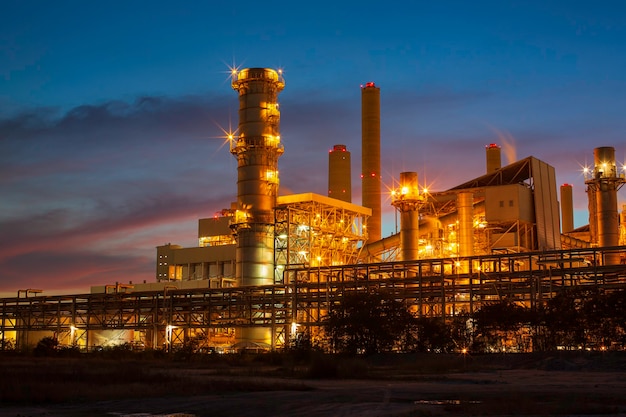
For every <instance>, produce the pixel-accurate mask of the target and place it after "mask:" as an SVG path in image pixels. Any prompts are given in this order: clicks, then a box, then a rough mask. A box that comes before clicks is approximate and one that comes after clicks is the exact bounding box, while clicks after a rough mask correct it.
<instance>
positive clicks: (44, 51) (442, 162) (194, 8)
mask: <svg viewBox="0 0 626 417" xmlns="http://www.w3.org/2000/svg"><path fill="white" fill-rule="evenodd" d="M180 3H182V4H173V3H171V2H160V1H152V2H144V1H134V2H117V1H112V2H96V3H93V2H78V1H61V2H54V3H51V2H45V1H39V2H37V1H8V2H4V4H3V5H2V6H1V8H0V144H1V148H0V196H1V204H0V295H14V294H15V293H16V291H17V290H18V289H24V288H42V289H44V290H45V292H46V293H48V294H54V293H59V292H68V291H72V292H87V291H88V290H89V286H91V285H99V284H104V283H111V282H115V281H122V282H126V281H129V280H133V281H140V280H144V279H145V280H148V281H152V280H154V268H155V267H154V258H155V247H156V246H157V245H161V244H164V243H168V242H171V243H178V244H181V245H183V246H193V245H196V243H197V242H196V236H197V219H198V218H201V217H210V216H212V215H213V214H214V213H215V212H218V211H220V210H221V209H222V208H226V207H228V206H229V204H230V202H231V201H233V200H234V199H235V197H236V161H235V159H234V157H233V156H232V155H230V154H229V152H228V149H227V147H224V146H222V144H223V143H222V139H220V136H223V132H222V129H228V127H229V126H232V127H233V128H234V127H236V124H237V106H238V102H237V94H236V92H234V91H233V90H232V89H231V87H230V83H229V78H228V68H229V66H232V65H236V66H238V67H271V68H282V69H283V70H284V74H285V80H286V86H285V90H284V91H283V92H282V93H281V95H280V97H279V100H280V103H281V112H282V113H281V137H282V140H283V143H284V146H285V154H284V155H283V156H282V157H281V159H280V161H279V169H280V172H281V191H280V193H281V194H288V193H297V192H316V193H320V194H325V193H326V185H327V176H326V172H327V168H326V167H327V158H328V157H327V151H328V149H330V148H331V147H332V146H333V145H334V144H339V143H341V144H346V145H347V146H348V149H349V150H350V151H351V152H352V161H353V163H352V165H353V166H352V170H353V180H352V183H353V186H354V190H353V199H354V202H356V203H359V202H360V180H359V173H360V149H359V148H360V140H361V137H360V85H361V84H362V83H364V82H367V81H374V82H376V84H377V85H378V86H379V87H380V88H381V112H382V114H381V136H382V168H383V181H385V182H386V183H391V182H392V180H393V179H394V178H397V177H398V176H399V173H400V172H402V171H417V172H418V174H419V176H420V182H427V183H429V184H430V188H431V189H434V190H444V189H447V188H450V187H452V186H454V185H457V184H459V183H462V182H465V181H466V180H468V179H471V178H474V177H477V176H479V175H481V174H483V172H484V169H485V162H484V154H485V150H484V149H485V145H487V144H489V143H494V142H495V143H498V144H500V145H501V146H502V147H503V162H504V163H508V162H512V161H513V160H517V159H521V158H524V157H527V156H531V155H532V156H535V157H537V158H539V159H542V160H544V161H546V162H548V163H549V164H551V165H553V166H554V167H555V168H556V172H557V181H558V182H559V184H561V183H571V184H574V199H575V206H576V207H575V208H576V216H575V217H576V220H575V222H576V226H581V225H583V224H586V222H587V211H586V207H587V204H586V195H585V192H584V182H583V178H582V176H581V173H580V168H581V166H582V165H584V164H585V163H590V162H592V160H593V149H594V148H595V147H598V146H613V147H615V149H616V156H617V158H618V160H619V161H620V162H623V161H624V160H625V159H626V140H625V137H626V135H625V134H626V118H625V117H624V109H625V108H626V106H625V104H626V98H625V97H626V54H624V51H626V4H624V3H623V2H621V1H608V0H600V1H593V2H592V1H577V0H572V1H507V2H503V1H476V2H467V1H445V0H444V1H440V2H432V1H428V2H427V1H415V2H410V5H408V6H407V4H405V3H409V2H399V1H389V2H385V3H381V2H370V1H364V2H359V3H358V4H357V5H344V4H343V3H344V2H329V1H318V2H315V3H310V5H307V6H301V5H300V4H299V3H298V5H297V6H291V5H289V4H288V2H287V3H284V4H281V3H263V2H248V1H239V2H219V3H218V4H214V3H215V2H180ZM350 3H352V2H350ZM619 203H620V207H621V204H624V203H626V196H625V195H624V191H623V190H622V191H620V194H619ZM384 205H385V207H386V209H385V210H386V215H385V219H386V220H385V223H384V225H383V235H388V234H390V233H392V232H393V229H394V224H393V210H392V208H391V206H388V205H387V204H386V203H384Z"/></svg>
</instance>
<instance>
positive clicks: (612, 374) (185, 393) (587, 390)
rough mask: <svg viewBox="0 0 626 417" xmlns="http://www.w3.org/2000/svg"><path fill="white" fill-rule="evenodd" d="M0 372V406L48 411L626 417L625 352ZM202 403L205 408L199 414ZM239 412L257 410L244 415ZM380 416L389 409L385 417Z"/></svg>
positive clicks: (34, 367) (40, 361)
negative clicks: (177, 408) (114, 406)
mask: <svg viewBox="0 0 626 417" xmlns="http://www.w3.org/2000/svg"><path fill="white" fill-rule="evenodd" d="M176 359H178V360H176ZM0 375H1V376H2V377H1V378H0V404H3V405H5V406H6V405H10V406H13V407H20V406H29V407H31V406H33V405H40V406H46V408H47V409H49V410H50V409H59V407H61V408H63V407H67V406H68V404H69V405H76V404H78V405H81V404H82V407H83V409H85V408H86V409H91V408H90V407H89V404H94V403H96V402H101V401H105V400H106V401H115V400H119V401H125V400H131V399H141V400H144V401H145V400H147V399H153V400H152V401H153V403H154V401H156V400H157V399H161V400H162V399H165V398H167V399H170V401H168V403H167V406H168V407H170V406H171V407H174V405H175V404H181V402H180V401H183V402H184V401H186V402H187V403H188V402H189V401H191V399H192V398H202V401H201V403H202V405H199V404H200V403H199V404H198V405H189V407H188V410H191V411H192V412H194V415H196V416H203V415H211V416H215V415H240V416H244V415H258V416H262V415H291V414H289V409H288V408H287V405H286V404H287V403H288V402H289V401H292V403H293V404H298V406H299V407H301V409H300V411H299V412H300V414H301V415H308V414H307V413H306V412H305V411H306V410H307V407H309V408H310V409H311V410H318V411H319V408H321V407H325V409H328V410H329V412H328V414H324V413H319V412H318V414H314V413H313V411H311V414H310V415H337V414H342V415H358V414H350V413H348V412H346V410H349V411H350V410H352V411H351V412H356V411H354V410H357V409H358V407H360V406H363V407H366V405H367V404H369V405H367V407H370V408H371V407H372V406H373V407H374V408H375V409H379V408H380V410H381V412H380V413H379V414H375V415H381V416H382V415H389V416H409V415H411V416H429V415H430V416H454V415H458V416H461V415H464V416H465V415H468V416H469V415H491V416H495V415H523V416H537V415H561V416H568V415H578V416H583V415H618V414H619V413H624V412H626V396H624V395H623V392H625V391H626V382H625V381H626V378H625V376H626V353H615V354H604V355H598V354H581V353H571V352H560V353H558V354H557V353H552V354H524V355H521V354H520V355H483V356H465V357H464V356H460V355H436V354H422V355H419V354H416V355H381V356H373V357H369V358H345V357H335V356H329V355H321V354H314V355H308V356H305V357H294V356H293V355H279V354H269V355H261V356H257V355H208V356H196V357H187V358H184V360H181V358H175V357H159V358H155V357H153V356H149V355H129V356H128V357H123V358H105V357H102V356H97V355H81V356H80V357H78V358H59V357H52V358H38V357H26V356H7V355H0ZM329 387H330V390H329ZM381 387H393V388H384V389H383V388H381ZM385 390H387V391H385ZM302 391H306V392H302ZM382 391H385V392H386V393H384V394H381V392H382ZM301 392H302V393H301ZM257 393H258V394H262V396H263V398H264V399H271V398H276V400H275V401H272V400H268V402H267V403H265V404H264V405H263V407H265V408H259V405H258V398H259V397H258V396H257ZM224 396H226V397H228V398H231V399H232V398H235V399H236V400H235V403H237V404H241V408H240V409H238V411H239V414H237V413H235V414H232V406H230V405H229V406H226V405H223V404H222V403H220V398H222V397H224ZM286 397H288V398H287V400H285V398H286ZM255 401H256V402H255ZM307 401H309V402H307ZM429 401H432V404H430V403H429ZM222 402H223V400H222ZM438 402H440V403H438ZM207 404H210V411H206V410H207V409H208V408H207V407H209V406H208V405H207ZM372 404H373V405H372ZM163 407H165V405H164V406H163ZM194 407H195V408H194ZM280 407H282V408H280ZM244 409H246V410H248V409H249V410H251V411H250V412H254V411H256V412H257V414H244V411H242V410H244ZM387 409H389V410H391V411H389V413H385V412H384V410H387ZM203 410H204V411H203ZM281 410H287V411H281ZM281 412H282V414H281ZM105 414H106V413H104V412H103V413H102V414H101V415H105ZM0 415H1V413H0ZM11 415H15V414H11ZM36 415H39V414H36ZM41 415H46V416H53V415H70V414H68V413H67V408H63V412H62V413H60V414H54V413H52V412H51V413H50V414H41ZM71 415H81V416H82V415H83V414H71ZM84 415H100V414H94V413H92V414H89V413H87V414H84Z"/></svg>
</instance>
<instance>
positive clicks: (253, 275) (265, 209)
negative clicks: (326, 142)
mask: <svg viewBox="0 0 626 417" xmlns="http://www.w3.org/2000/svg"><path fill="white" fill-rule="evenodd" d="M232 87H233V89H234V90H236V91H237V92H238V93H239V128H238V131H239V137H238V138H237V141H236V142H235V143H231V150H230V152H231V153H232V154H233V155H234V156H235V157H236V158H237V211H236V212H235V216H234V219H233V223H232V224H231V227H232V228H233V229H234V231H235V232H236V234H237V250H236V255H235V257H236V261H237V266H236V278H237V282H238V284H239V285H243V286H245V285H268V284H273V283H274V207H275V206H276V196H277V195H278V158H279V157H280V156H281V155H282V153H283V145H282V143H281V142H280V130H279V123H280V112H279V110H278V93H280V92H281V91H282V89H283V88H284V87H285V82H284V80H283V78H282V74H280V73H279V72H277V71H275V70H273V69H269V68H248V69H243V70H241V71H239V72H233V76H232Z"/></svg>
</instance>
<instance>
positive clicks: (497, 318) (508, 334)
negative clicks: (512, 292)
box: [473, 299, 531, 351]
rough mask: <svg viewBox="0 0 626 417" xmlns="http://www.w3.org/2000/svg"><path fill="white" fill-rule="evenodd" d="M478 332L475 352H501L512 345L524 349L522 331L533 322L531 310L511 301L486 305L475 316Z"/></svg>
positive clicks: (505, 300) (476, 332)
mask: <svg viewBox="0 0 626 417" xmlns="http://www.w3.org/2000/svg"><path fill="white" fill-rule="evenodd" d="M474 319H475V324H476V331H475V339H474V347H473V350H483V351H489V350H498V351H499V350H501V349H503V348H506V347H507V345H508V344H511V343H512V345H513V346H511V347H514V348H516V349H524V348H525V346H524V345H523V341H522V339H521V330H522V328H523V327H524V326H528V325H529V324H530V322H531V316H530V312H529V310H528V309H527V308H526V307H524V306H521V305H519V304H516V303H515V302H513V301H512V300H510V299H503V300H501V301H499V302H494V303H489V304H486V305H484V306H483V307H482V308H481V309H480V310H478V311H477V312H476V313H475V314H474Z"/></svg>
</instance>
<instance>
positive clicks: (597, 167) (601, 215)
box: [585, 146, 626, 265]
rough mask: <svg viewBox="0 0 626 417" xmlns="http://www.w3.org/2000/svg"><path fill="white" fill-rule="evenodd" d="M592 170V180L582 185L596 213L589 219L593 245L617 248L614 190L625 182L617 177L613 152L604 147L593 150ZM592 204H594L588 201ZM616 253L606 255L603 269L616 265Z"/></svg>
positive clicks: (617, 234)
mask: <svg viewBox="0 0 626 417" xmlns="http://www.w3.org/2000/svg"><path fill="white" fill-rule="evenodd" d="M593 159H594V169H593V174H592V178H589V179H587V180H586V181H585V184H586V185H587V193H588V198H589V207H590V208H592V207H593V208H594V210H595V212H594V213H593V214H591V213H590V215H589V224H590V229H591V230H592V232H593V230H594V227H593V226H591V223H592V222H594V223H595V231H596V233H595V236H594V235H593V234H592V243H597V245H598V246H599V247H608V246H617V245H619V218H618V212H617V190H619V189H620V188H621V186H622V185H624V182H626V180H625V179H624V177H623V176H622V175H619V174H618V173H617V166H616V164H615V149H614V148H612V147H608V146H604V147H600V148H595V149H594V150H593ZM592 199H593V200H594V201H593V202H592V201H591V200H592ZM619 262H620V255H619V252H615V253H605V256H604V263H605V264H606V265H614V264H619Z"/></svg>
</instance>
